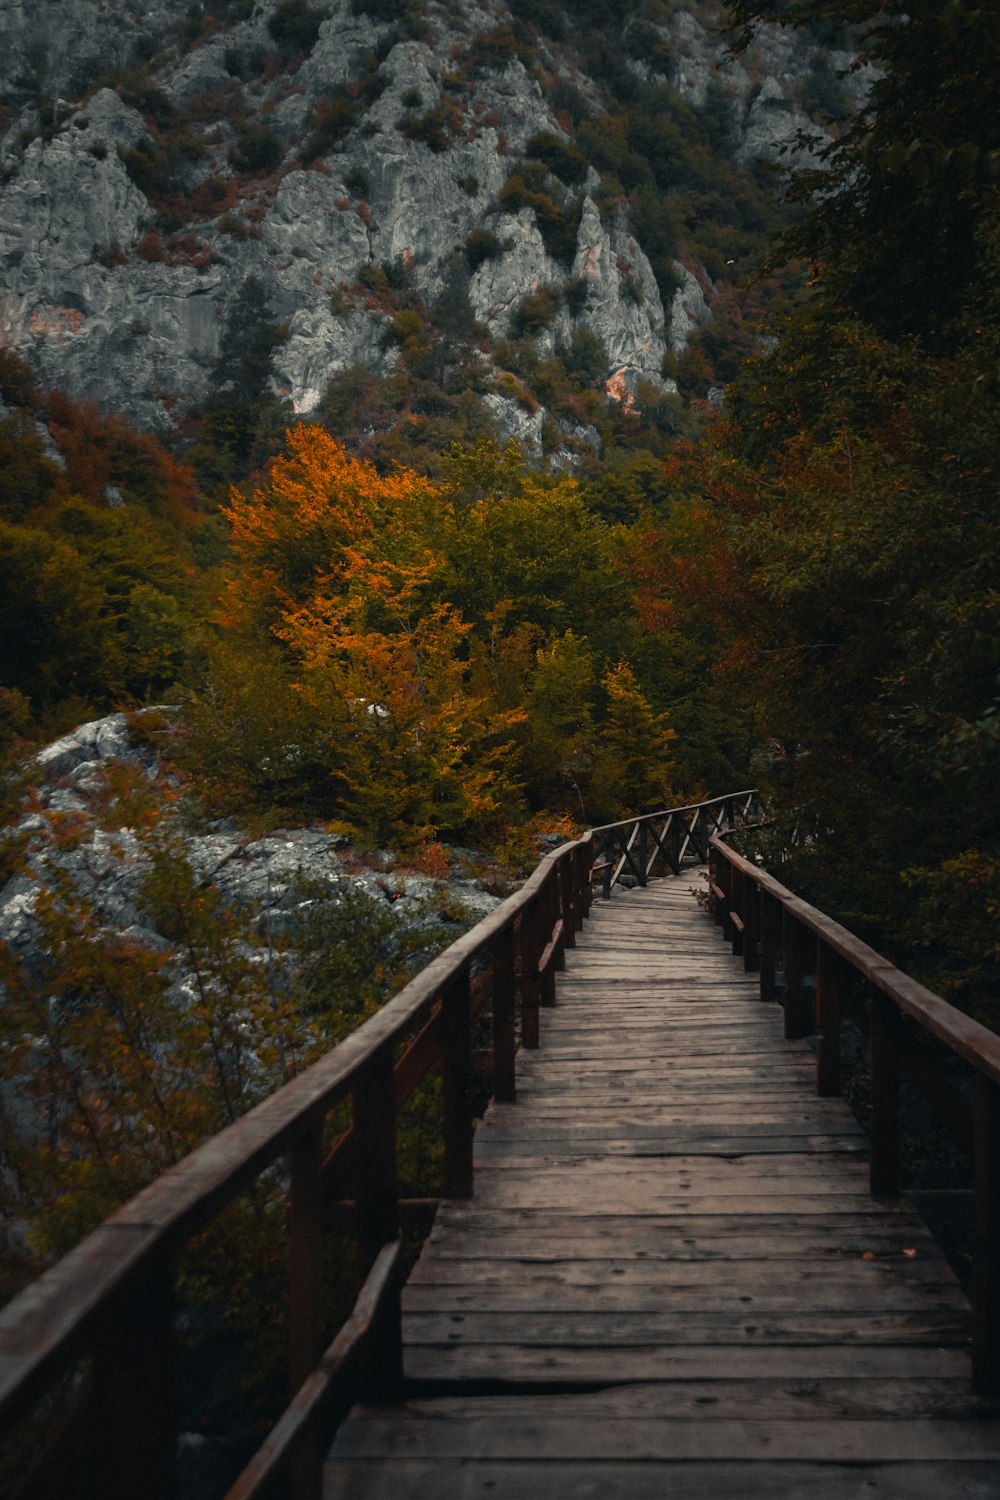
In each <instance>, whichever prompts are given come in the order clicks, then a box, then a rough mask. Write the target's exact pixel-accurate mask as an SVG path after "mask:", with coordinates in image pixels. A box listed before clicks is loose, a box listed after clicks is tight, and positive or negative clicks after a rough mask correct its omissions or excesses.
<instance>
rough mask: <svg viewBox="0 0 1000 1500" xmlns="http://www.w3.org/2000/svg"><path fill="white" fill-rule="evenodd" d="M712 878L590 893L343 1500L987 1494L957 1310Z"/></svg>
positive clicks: (487, 1133)
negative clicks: (396, 1380)
mask: <svg viewBox="0 0 1000 1500" xmlns="http://www.w3.org/2000/svg"><path fill="white" fill-rule="evenodd" d="M697 884H698V877H697V876H696V875H692V874H691V873H690V872H687V871H685V873H684V874H683V875H682V876H681V877H680V878H679V879H676V880H675V879H665V880H659V881H653V882H651V883H650V885H649V886H648V887H647V888H646V889H644V890H636V891H632V892H629V893H627V894H622V893H616V895H615V897H614V899H613V900H612V901H611V902H601V901H598V902H596V903H595V904H594V907H593V908H592V912H591V917H590V919H589V920H588V921H587V922H586V923H585V924H584V927H583V929H582V931H580V932H579V933H578V934H577V937H576V945H575V946H574V947H573V948H571V949H568V950H567V953H566V972H565V973H564V974H560V975H559V977H558V984H557V992H556V1004H555V1007H554V1008H552V1009H547V1010H545V1011H544V1013H543V1014H542V1016H541V1037H540V1040H541V1045H540V1047H539V1049H538V1050H537V1051H534V1050H533V1051H531V1052H528V1053H525V1052H521V1053H519V1055H518V1067H517V1103H503V1104H494V1105H491V1106H490V1108H489V1109H488V1110H487V1112H486V1117H485V1119H484V1120H483V1122H482V1124H481V1126H480V1128H479V1129H478V1131H477V1134H476V1143H475V1171H474V1182H475V1196H474V1198H473V1200H471V1201H467V1202H462V1203H454V1202H453V1203H445V1204H443V1205H442V1207H441V1209H440V1211H439V1213H438V1217H437V1221H436V1223H435V1227H434V1229H433V1231H432V1233H431V1235H430V1237H429V1238H428V1240H427V1243H426V1245H425V1247H424V1251H423V1254H422V1256H421V1259H420V1261H419V1262H418V1264H417V1266H416V1268H415V1269H414V1272H413V1274H412V1275H411V1278H410V1282H409V1284H408V1286H407V1288H406V1290H405V1291H404V1295H403V1307H404V1338H405V1366H406V1375H407V1395H408V1400H407V1401H406V1402H405V1403H404V1404H402V1405H400V1406H398V1407H391V1408H380V1409H378V1410H375V1409H362V1408H358V1409H356V1410H355V1412H354V1413H353V1414H352V1417H351V1419H350V1420H349V1421H348V1422H347V1423H346V1424H345V1425H344V1427H343V1428H342V1429H341V1432H340V1434H339V1435H338V1439H337V1443H336V1445H335V1447H334V1449H333V1452H332V1454H331V1456H330V1459H329V1462H328V1464H327V1475H326V1485H327V1489H326V1496H327V1500H335V1497H341V1496H343V1497H346V1496H351V1497H352V1500H408V1497H410V1496H413V1497H416V1496H420V1497H421V1500H425V1497H429V1496H434V1497H435V1500H459V1497H462V1500H465V1497H472V1496H476V1497H486V1496H490V1497H493V1500H497V1497H500V1500H515V1497H516V1500H536V1497H539V1500H540V1497H543V1496H544V1497H545V1500H571V1497H572V1500H577V1497H593V1500H608V1497H621V1500H626V1497H628V1500H647V1497H648V1500H653V1497H654V1496H655V1497H656V1500H662V1497H663V1496H667V1495H669V1496H670V1497H671V1500H708V1497H712V1500H723V1497H730V1496H731V1497H733V1500H737V1497H738V1500H758V1497H759V1500H764V1497H765V1496H766V1497H767V1500H772V1497H781V1500H795V1497H798V1496H801V1497H803V1500H805V1497H806V1496H808V1497H809V1500H860V1497H862V1496H864V1497H865V1500H871V1497H874V1500H903V1497H904V1496H905V1497H907V1500H931V1497H933V1500H939V1497H941V1496H945V1495H947V1496H949V1497H952V1496H954V1497H956V1500H986V1497H987V1496H989V1497H991V1500H995V1496H996V1495H997V1494H1000V1413H998V1411H997V1409H996V1408H995V1407H992V1406H990V1405H989V1404H988V1403H985V1402H983V1401H978V1400H976V1399H975V1398H974V1396H973V1394H972V1391H971V1388H970V1384H969V1341H970V1318H969V1308H968V1303H967V1301H966V1299H965V1297H964V1296H963V1294H962V1293H961V1291H960V1289H959V1287H958V1284H957V1282H956V1281H955V1278H954V1276H953V1274H952V1272H951V1270H950V1268H949V1266H948V1264H947V1262H946V1261H945V1259H944V1256H943V1255H942V1253H941V1251H940V1250H939V1249H938V1247H937V1245H936V1244H935V1242H934V1241H933V1239H932V1238H931V1237H930V1236H929V1234H928V1233H927V1231H926V1229H925V1228H924V1226H923V1224H922V1223H921V1221H920V1220H919V1218H918V1217H917V1216H916V1214H915V1213H914V1212H913V1210H912V1209H911V1208H910V1207H909V1206H908V1205H907V1204H906V1203H905V1201H903V1200H893V1201H888V1202H878V1201H876V1200H873V1199H872V1198H871V1196H870V1195H869V1192H868V1165H867V1143H866V1138H865V1137H864V1135H863V1133H862V1132H861V1131H860V1128H859V1126H858V1125H857V1122H856V1121H855V1119H854V1117H853V1116H852V1115H851V1113H850V1111H849V1110H848V1108H847V1106H846V1104H845V1103H844V1102H843V1101H842V1100H840V1099H838V1098H835V1097H831V1098H822V1099H821V1098H817V1096H816V1094H815V1092H814V1079H815V1057H814V1054H813V1052H812V1050H811V1049H810V1047H809V1045H808V1044H807V1042H805V1041H801V1040H795V1039H793V1040H787V1039H786V1037H785V1035H784V1030H785V1028H784V1018H783V1014H782V1012H781V1010H780V1009H779V1008H778V1007H777V1006H774V1005H768V1004H762V1002H761V1000H760V998H759V989H758V986H757V982H756V979H755V978H754V976H752V975H747V974H745V973H744V971H743V965H742V961H741V960H740V959H738V958H735V957H733V956H732V955H731V954H730V953H729V951H728V949H727V947H726V945H725V944H724V943H723V942H722V940H721V937H720V936H719V934H718V930H717V929H715V928H713V926H712V924H711V923H710V921H709V920H708V918H707V916H706V915H705V913H704V911H703V910H702V909H701V908H700V907H699V905H698V904H697V903H696V901H695V900H694V898H693V892H692V888H693V887H694V886H696V885H697Z"/></svg>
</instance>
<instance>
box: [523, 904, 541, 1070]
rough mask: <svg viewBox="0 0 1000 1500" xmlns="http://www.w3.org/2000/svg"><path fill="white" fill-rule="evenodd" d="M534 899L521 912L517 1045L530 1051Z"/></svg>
mask: <svg viewBox="0 0 1000 1500" xmlns="http://www.w3.org/2000/svg"><path fill="white" fill-rule="evenodd" d="M538 926H539V910H538V898H537V897H536V898H535V899H534V900H533V901H530V902H529V903H528V905H527V906H525V908H524V910H523V911H522V912H521V930H520V949H521V952H520V959H521V965H520V967H521V974H520V982H521V1042H522V1045H523V1046H525V1047H527V1048H529V1049H532V1048H535V1047H537V1046H538V1002H539V996H538V955H539V952H540V951H541V950H540V948H539V943H538Z"/></svg>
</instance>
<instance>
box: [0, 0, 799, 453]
mask: <svg viewBox="0 0 1000 1500" xmlns="http://www.w3.org/2000/svg"><path fill="white" fill-rule="evenodd" d="M211 9H212V10H213V12H215V20H214V22H213V23H212V24H211V25H209V23H208V21H207V19H206V17H207V12H208V10H209V7H208V6H200V5H197V4H196V5H194V6H192V5H190V4H188V3H187V0H147V3H145V4H144V5H143V6H138V5H133V4H130V3H127V0H78V3H76V4H74V5H73V6H72V7H67V6H65V5H64V4H61V3H58V0H33V3H32V4H31V5H28V4H27V3H25V0H0V31H3V34H4V37H5V55H4V56H3V57H2V58H0V84H2V86H3V87H4V89H5V97H6V98H7V99H8V100H9V101H10V107H9V108H8V109H7V111H6V124H7V129H6V132H5V134H4V135H3V137H2V140H0V171H2V175H0V341H2V342H3V344H4V345H6V346H7V347H9V348H12V349H14V350H15V351H16V352H17V353H19V354H20V355H21V356H22V357H23V358H25V359H26V360H27V361H28V363H29V364H30V365H31V366H32V367H33V368H34V369H35V371H36V372H37V373H38V375H39V376H40V378H41V379H42V381H43V382H44V383H46V384H50V385H58V386H61V387H63V388H65V389H67V390H68V391H69V392H70V394H72V395H75V396H83V397H90V398H93V399H95V400H97V401H99V402H100V403H101V404H102V405H104V406H105V407H108V408H111V409H117V410H120V411H123V412H125V413H127V414H129V415H130V416H132V417H133V418H134V419H136V420H138V421H139V422H140V423H142V424H160V425H164V424H166V425H169V423H170V422H171V421H173V420H174V419H175V418H176V417H177V416H178V415H182V414H183V412H184V410H185V409H186V408H188V407H190V406H192V405H195V404H197V403H200V402H202V401H203V400H204V399H205V397H206V395H208V394H209V393H210V391H211V389H212V380H213V371H214V370H215V368H216V361H217V359H218V356H219V351H220V345H221V342H222V341H223V339H224V337H225V332H226V329H227V327H228V325H229V321H230V319H231V317H232V316H233V310H234V305H235V303H236V299H237V298H238V295H239V292H240V289H241V287H242V286H243V285H244V284H245V283H246V281H247V279H248V278H250V277H253V278H254V279H255V281H257V282H258V283H259V284H260V285H261V286H262V287H263V289H264V292H265V293H266V297H267V302H268V305H269V307H270V308H271V309H272V312H273V317H274V320H275V324H276V325H281V326H282V329H283V337H282V339H281V342H280V345H279V347H277V348H276V351H275V357H274V363H273V391H274V393H275V394H277V395H279V396H281V397H284V398H285V399H286V400H287V401H288V403H289V406H290V409H292V410H294V411H295V412H298V413H302V414H306V413H308V412H310V411H312V410H314V409H315V408H316V406H317V405H318V403H319V401H320V400H321V398H322V396H323V393H324V391H325V388H326V385H327V382H328V381H329V379H330V378H331V377H332V376H334V375H336V374H337V373H338V372H341V371H344V370H347V369H350V368H351V367H352V366H356V365H363V366H365V367H367V368H369V369H372V370H375V371H378V372H385V371H387V370H389V369H391V368H392V367H393V366H394V364H395V361H396V359H397V353H398V351H396V350H394V349H393V348H391V347H390V346H389V345H388V344H387V341H386V339H385V337H384V333H385V324H386V310H385V308H384V307H383V306H380V304H379V300H378V298H377V297H373V296H372V295H371V294H370V291H369V288H368V287H367V286H366V285H363V284H362V282H361V280H360V279H359V278H361V277H362V276H363V273H364V270H365V268H366V267H369V268H371V267H382V266H401V267H404V268H405V269H406V271H407V273H408V275H409V276H410V279H411V285H412V287H413V288H414V289H415V291H416V292H417V293H418V294H419V295H420V296H421V297H422V298H423V299H424V302H425V303H426V305H427V306H428V307H431V306H432V305H433V303H434V299H435V298H436V297H439V296H441V295H442V294H446V288H447V287H448V286H449V285H450V284H452V283H451V282H449V276H451V277H452V282H453V281H454V270H455V267H456V266H458V267H459V268H461V267H463V266H464V265H465V258H466V247H467V243H468V241H469V236H470V233H471V232H472V231H474V230H479V231H481V232H483V231H485V232H487V233H488V234H489V235H492V236H493V240H492V241H491V247H492V248H491V252H490V253H489V254H488V255H487V256H485V257H484V258H482V259H481V260H480V262H479V263H478V265H474V264H473V262H472V261H470V262H469V269H470V270H472V271H473V272H474V274H472V275H471V278H469V285H468V296H469V300H470V303H471V306H472V311H473V312H474V314H475V316H476V318H477V319H478V320H479V321H480V323H481V324H482V325H483V326H484V334H485V337H486V346H485V347H486V358H487V363H489V359H490V353H489V346H490V345H492V344H495V343H496V342H497V341H498V340H502V339H505V338H508V337H510V335H511V332H512V329H516V326H517V317H518V308H519V306H520V305H521V303H522V302H523V300H524V298H525V297H526V296H527V295H529V294H531V293H533V292H537V291H538V290H539V289H541V288H555V289H556V291H557V292H558V294H559V298H560V300H559V305H558V308H557V309H556V310H555V311H554V312H553V315H552V317H551V318H550V319H549V321H548V322H547V324H546V326H545V327H544V328H541V329H539V330H538V337H539V339H540V343H541V347H542V349H543V350H552V349H555V348H556V347H557V346H558V345H559V344H560V343H565V341H566V340H567V339H568V338H569V337H570V336H571V334H572V332H573V330H574V329H575V328H582V329H587V330H589V332H590V333H592V334H593V335H594V336H595V337H596V338H597V339H598V340H600V342H601V344H602V345H603V347H604V349H605V352H606V359H607V368H606V379H607V380H612V379H613V380H615V381H619V382H620V381H622V380H623V381H624V383H625V386H626V388H628V389H630V390H631V389H633V388H634V387H635V386H636V384H637V383H638V382H639V381H644V382H647V383H651V384H652V385H654V386H656V387H658V388H659V389H660V390H662V391H669V390H671V389H673V386H672V383H671V382H670V381H669V380H665V379H664V377H663V375H662V367H663V359H664V355H665V354H666V353H667V352H668V350H669V351H671V352H673V353H674V354H677V353H679V352H680V351H681V350H682V349H683V347H684V345H685V343H686V341H687V339H688V337H689V336H690V333H691V330H692V328H693V327H694V326H695V325H696V324H697V323H698V322H700V321H703V320H704V319H705V318H707V317H709V316H710V305H709V301H706V299H705V291H706V289H709V288H710V283H709V281H708V279H707V277H704V276H703V275H702V274H701V272H700V271H699V269H698V268H697V267H694V266H679V267H678V277H679V288H678V289H677V290H676V292H674V293H673V294H672V297H671V299H670V300H669V301H668V303H667V305H666V306H664V303H663V299H662V298H661V295H660V291H659V288H658V285H657V280H656V277H655V276H654V274H653V271H652V269H651V267H650V262H649V260H648V259H647V256H646V254H645V253H644V251H643V248H642V245H641V244H640V243H639V242H638V240H637V238H636V236H635V234H634V232H633V229H632V226H631V224H630V222H629V218H628V211H627V206H625V205H624V204H623V205H622V207H621V209H620V211H619V212H618V213H617V216H612V217H610V218H608V217H607V214H606V208H604V209H602V212H598V208H597V206H596V204H595V199H594V196H593V195H594V192H595V189H596V185H597V183H598V174H597V173H596V172H595V171H594V170H593V168H591V169H590V171H589V172H588V174H587V177H586V180H585V182H584V184H583V192H582V194H581V192H580V189H579V188H575V187H571V186H568V185H565V184H563V185H562V186H561V187H560V186H558V185H556V184H554V183H552V180H551V179H550V183H552V186H551V191H552V192H553V193H554V194H555V196H556V198H557V199H558V197H559V195H560V194H562V195H563V198H564V208H565V212H566V214H567V215H569V214H572V213H576V214H577V215H578V223H579V228H578V232H577V240H576V250H575V255H573V254H570V255H562V254H561V253H560V256H559V257H558V258H557V257H556V256H555V255H554V254H553V253H552V250H551V247H547V244H546V240H545V238H544V236H543V233H542V226H541V225H540V223H539V219H538V214H537V213H536V211H535V209H534V208H533V207H530V206H528V207H517V206H511V205H509V204H508V205H505V204H504V203H503V202H502V201H500V200H499V199H498V195H499V194H500V192H501V189H502V188H503V186H504V183H505V181H506V180H507V179H508V177H509V175H510V174H511V173H512V172H514V171H517V170H519V169H520V166H521V164H522V163H523V159H524V157H525V155H526V153H527V154H530V143H531V142H532V140H533V139H534V138H536V137H538V136H539V135H544V136H546V137H548V138H550V139H551V138H555V139H556V140H560V139H562V140H564V141H565V140H568V137H567V134H566V130H565V129H564V124H565V119H564V120H563V122H562V123H561V121H560V118H559V115H558V112H557V111H556V110H555V109H554V108H553V106H552V104H551V102H550V100H549V98H548V97H547V95H546V94H545V93H543V90H542V88H541V86H540V84H539V81H538V78H537V77H536V76H533V75H532V74H531V73H530V72H529V71H528V70H527V69H526V68H525V66H524V65H523V63H522V62H521V61H520V59H519V58H518V57H517V56H515V55H513V54H511V53H506V54H504V55H502V56H499V57H492V58H490V59H488V60H487V61H485V62H484V61H483V60H482V59H479V60H475V58H474V53H475V47H476V44H477V41H478V38H480V37H481V36H482V35H483V33H484V32H488V31H489V30H490V28H501V29H502V26H503V24H504V23H505V22H506V21H507V19H508V17H507V13H506V11H505V9H504V6H503V4H502V0H481V3H480V0H453V3H451V4H449V5H447V6H446V5H444V4H441V3H438V0H426V3H425V5H424V13H425V20H426V24H425V25H424V27H423V30H422V32H421V34H420V35H419V36H414V35H412V34H409V35H407V34H406V27H405V25H400V24H397V23H395V22H387V21H384V20H381V19H373V18H372V16H371V15H369V14H368V13H367V8H366V6H365V5H364V4H360V3H358V4H355V3H353V0H327V3H326V4H324V5H322V6H320V5H317V7H316V9H315V15H314V24H312V26H311V27H310V28H308V29H307V30H306V31H304V32H303V33H302V36H301V38H299V39H298V40H299V41H300V42H301V45H299V44H298V41H293V43H292V44H288V43H287V40H283V37H284V33H283V32H282V30H281V25H280V24H279V23H280V22H281V18H282V14H283V13H284V12H286V11H287V9H288V7H287V4H285V5H281V4H279V0H219V3H218V4H216V5H215V6H213V7H211ZM373 9H374V7H373ZM704 10H705V7H704V6H703V5H700V4H697V3H695V0H692V4H691V6H690V7H689V8H688V9H678V10H677V11H676V12H675V13H674V15H673V16H672V18H671V21H670V24H669V27H667V28H661V30H662V32H663V37H664V44H665V46H668V47H669V50H670V54H671V57H672V59H673V60H672V62H671V64H670V65H669V74H670V77H669V82H670V84H671V86H672V87H674V88H676V89H677V90H678V92H679V93H680V94H681V95H682V96H683V97H685V98H688V99H689V100H691V101H692V102H693V103H694V104H695V105H696V106H698V107H699V108H704V107H706V100H708V101H709V103H710V102H711V100H712V99H717V100H719V101H722V102H723V103H725V107H726V108H727V109H728V110H729V111H730V114H731V121H730V124H731V128H732V132H733V141H732V150H733V153H734V155H735V157H736V159H738V160H747V159H749V158H750V157H752V156H754V155H755V154H764V155H771V156H773V155H774V153H775V152H776V151H777V150H778V149H779V147H780V146H781V145H782V144H783V143H785V142H786V141H787V139H788V137H789V134H790V133H794V130H795V129H797V128H798V126H799V125H800V124H802V123H804V122H805V117H804V116H803V115H802V113H801V110H800V108H799V106H798V105H797V104H796V103H795V102H794V87H793V84H794V82H795V77H796V68H797V69H798V72H799V74H801V69H802V60H801V58H800V57H797V56H796V55H793V51H792V49H791V43H790V42H789V41H788V40H787V39H786V38H784V37H783V35H782V34H781V33H779V32H776V31H775V32H774V34H773V35H772V34H771V33H770V32H769V33H767V34H766V35H764V36H763V38H762V40H761V42H760V44H759V47H758V54H756V64H755V65H756V66H757V67H758V70H759V69H760V68H763V69H764V77H763V82H762V83H761V82H759V81H757V82H755V81H754V79H753V77H752V76H751V72H750V71H749V70H748V67H747V66H745V65H744V63H742V62H739V63H734V62H731V61H728V62H727V61H726V58H725V50H724V48H722V46H721V44H720V41H719V39H718V38H717V37H716V36H714V35H713V34H712V33H711V32H710V30H709V29H708V26H707V24H706V20H705V17H704V16H703V15H702V12H704ZM383 13H384V12H383V11H379V12H378V14H379V15H381V14H383ZM401 17H402V11H401ZM203 22H204V24H202V23H203ZM296 49H297V50H296ZM546 56H547V58H548V63H547V65H548V66H551V67H552V68H553V69H555V70H557V71H558V70H559V69H562V70H563V71H564V75H565V76H566V77H567V78H568V77H569V76H570V72H571V71H572V70H571V69H570V68H569V65H568V64H567V63H566V62H565V60H561V59H560V58H559V57H558V56H556V55H554V54H551V55H550V54H546ZM469 58H473V61H472V62H471V63H470V64H469V65H468V66H464V65H463V59H466V60H467V59H469ZM137 59H139V60H142V59H147V60H148V65H147V67H146V70H145V72H144V73H143V74H142V79H143V82H142V83H141V85H136V84H135V82H134V79H133V82H132V83H129V82H128V78H129V77H130V76H132V75H129V74H127V72H123V70H124V69H126V65H128V66H129V67H131V68H132V69H133V74H134V71H135V64H136V60H137ZM632 65H633V66H634V67H635V68H636V69H637V70H638V71H639V72H640V73H643V74H645V75H649V74H650V70H651V67H652V64H647V63H645V62H635V63H634V64H632ZM657 66H659V64H657ZM664 66H666V64H664ZM115 67H117V68H118V70H119V72H118V75H114V74H113V73H112V71H111V70H113V69H114V68H115ZM102 75H103V76H105V77H107V78H108V79H109V81H110V82H112V83H114V79H115V76H117V77H118V78H119V79H122V80H124V81H119V82H117V83H115V86H114V87H110V86H104V87H99V88H96V90H95V86H94V85H95V83H96V82H99V80H100V78H101V76H102ZM573 76H574V77H575V78H576V83H577V85H579V86H580V87H581V88H582V90H583V94H584V96H586V97H589V98H591V99H592V100H594V101H598V100H599V90H598V89H597V88H596V86H595V85H594V84H593V83H591V82H590V81H588V80H586V79H584V78H583V77H582V75H579V74H575V73H574V74H573ZM713 90H714V93H712V92H711V91H713ZM39 96H44V97H45V98H47V100H48V102H47V103H45V104H43V103H39V102H38V100H39ZM726 101H728V103H726ZM595 107H597V105H596V103H595ZM721 107H722V104H720V108H721ZM2 118H3V117H2V116H0V119H2ZM581 196H582V197H583V202H582V209H581V207H580V198H581ZM602 214H604V217H602ZM570 250H571V251H572V246H570ZM574 288H576V289H577V293H578V294H577V295H575V296H572V297H571V296H570V295H569V294H570V291H571V290H572V289H574ZM502 398H503V393H502V392H500V393H499V399H502Z"/></svg>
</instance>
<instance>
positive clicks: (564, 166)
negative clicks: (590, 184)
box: [526, 130, 588, 184]
mask: <svg viewBox="0 0 1000 1500" xmlns="http://www.w3.org/2000/svg"><path fill="white" fill-rule="evenodd" d="M526 155H527V156H529V157H533V158H534V159H535V160H536V161H540V162H542V163H543V165H544V166H546V167H547V168H548V170H549V171H550V172H551V173H552V174H553V176H555V177H558V178H559V179H560V181H561V182H568V183H573V184H576V183H580V182H582V181H583V179H584V178H585V177H586V175H587V168H588V162H587V158H586V157H585V156H584V154H583V152H582V151H581V150H580V148H579V147H578V146H574V145H573V143H572V142H571V141H564V140H562V139H561V138H560V137H559V136H557V135H554V134H553V132H552V131H551V130H542V131H539V133H538V134H537V135H533V136H532V137H531V140H530V141H529V142H528V145H527V149H526Z"/></svg>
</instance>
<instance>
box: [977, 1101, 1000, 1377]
mask: <svg viewBox="0 0 1000 1500" xmlns="http://www.w3.org/2000/svg"><path fill="white" fill-rule="evenodd" d="M973 1244H974V1252H973V1253H974V1259H973V1267H972V1379H973V1384H974V1385H975V1388H976V1390H977V1391H978V1392H979V1393H980V1394H981V1395H984V1396H996V1395H998V1394H1000V1087H998V1086H997V1084H995V1083H993V1082H992V1080H991V1079H988V1078H984V1077H982V1076H981V1075H979V1076H977V1078H976V1123H975V1228H974V1242H973Z"/></svg>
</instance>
